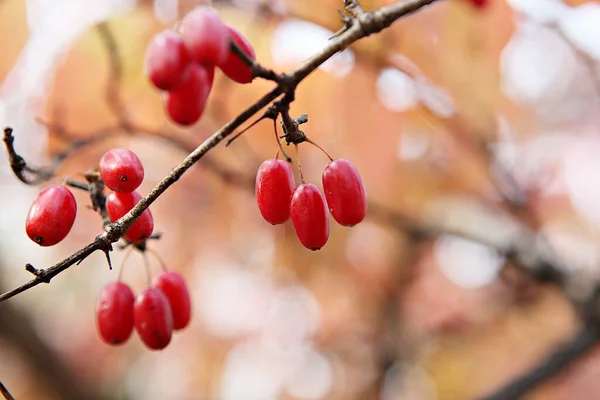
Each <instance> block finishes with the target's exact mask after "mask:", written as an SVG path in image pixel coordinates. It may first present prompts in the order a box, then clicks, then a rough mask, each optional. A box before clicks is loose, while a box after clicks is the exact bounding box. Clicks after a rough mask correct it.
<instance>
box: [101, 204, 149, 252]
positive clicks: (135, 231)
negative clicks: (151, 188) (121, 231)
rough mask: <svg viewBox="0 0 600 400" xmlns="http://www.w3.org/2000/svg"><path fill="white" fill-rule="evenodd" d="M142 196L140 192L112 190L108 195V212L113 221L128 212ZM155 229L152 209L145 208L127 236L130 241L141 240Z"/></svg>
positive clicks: (126, 233)
mask: <svg viewBox="0 0 600 400" xmlns="http://www.w3.org/2000/svg"><path fill="white" fill-rule="evenodd" d="M141 199H142V196H140V195H139V193H138V192H131V193H119V192H111V193H110V194H109V195H108V196H107V197H106V212H107V214H108V218H110V221H111V222H115V221H116V220H118V219H119V218H121V217H122V216H123V215H125V214H127V213H128V212H129V211H130V210H131V209H132V208H133V207H134V206H135V205H136V204H137V203H138V202H139V201H140V200H141ZM153 229H154V218H153V217H152V213H151V212H150V209H148V208H147V209H145V210H144V212H143V213H142V215H140V217H139V218H138V219H137V220H135V222H134V223H133V225H131V226H130V227H129V229H127V232H125V238H126V239H127V240H129V241H130V242H133V243H135V242H139V241H142V240H144V239H147V238H148V237H149V236H150V235H152V230H153Z"/></svg>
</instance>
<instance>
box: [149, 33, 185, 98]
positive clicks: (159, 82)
mask: <svg viewBox="0 0 600 400" xmlns="http://www.w3.org/2000/svg"><path fill="white" fill-rule="evenodd" d="M190 65H191V59H190V56H189V55H188V52H187V49H186V47H185V44H184V43H183V39H182V37H181V36H180V35H179V34H178V33H177V32H173V31H171V30H164V31H162V32H160V33H158V34H157V35H156V36H154V38H153V39H152V41H151V42H150V44H149V45H148V49H147V50H146V58H145V61H144V69H145V72H146V75H147V76H148V79H149V80H150V82H152V83H153V84H154V86H156V87H157V88H158V89H161V90H175V89H176V88H177V87H178V86H180V85H181V84H182V82H183V81H184V78H185V75H186V73H187V70H188V68H189V66H190Z"/></svg>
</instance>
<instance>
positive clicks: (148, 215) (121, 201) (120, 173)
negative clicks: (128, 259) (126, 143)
mask: <svg viewBox="0 0 600 400" xmlns="http://www.w3.org/2000/svg"><path fill="white" fill-rule="evenodd" d="M99 172H100V178H101V179H102V181H103V182H104V185H106V187H107V188H109V189H110V190H111V192H110V193H109V194H108V196H106V213H107V214H108V218H109V219H110V220H111V222H115V221H116V220H118V219H119V218H121V217H122V216H124V215H125V214H127V213H128V212H129V211H131V209H132V208H133V207H134V206H135V205H136V204H137V203H138V202H139V201H140V200H141V199H142V196H140V194H139V193H138V192H136V191H135V189H137V188H138V187H139V186H140V184H141V183H142V181H143V180H144V166H143V165H142V161H141V160H140V159H139V157H138V156H137V155H136V154H135V153H134V152H133V151H131V150H128V149H121V148H117V149H112V150H109V151H107V152H106V153H105V154H104V155H103V156H102V158H101V159H100V164H99ZM153 230H154V218H153V217H152V212H151V211H150V209H149V208H147V209H145V210H144V212H143V213H142V215H140V217H139V218H138V219H137V220H136V221H135V222H134V223H133V224H132V225H131V227H130V228H129V229H128V230H127V231H126V232H125V235H124V236H125V238H126V239H127V240H129V241H130V242H132V243H136V242H140V241H142V240H145V239H147V238H149V237H150V235H152V231H153Z"/></svg>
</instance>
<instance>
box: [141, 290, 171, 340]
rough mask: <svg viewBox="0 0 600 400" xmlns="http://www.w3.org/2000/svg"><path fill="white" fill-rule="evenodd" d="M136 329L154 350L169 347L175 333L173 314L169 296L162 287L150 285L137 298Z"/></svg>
mask: <svg viewBox="0 0 600 400" xmlns="http://www.w3.org/2000/svg"><path fill="white" fill-rule="evenodd" d="M133 320H134V324H135V330H136V332H137V333H138V335H140V338H141V339H142V342H144V344H145V345H146V346H148V347H149V348H150V349H152V350H160V349H164V348H165V347H167V345H168V344H169V342H170V341H171V334H172V333H173V314H172V312H171V306H170V305H169V301H168V300H167V297H166V296H165V295H164V293H163V292H161V291H160V289H157V288H153V287H149V288H148V289H146V290H144V291H143V292H142V294H140V295H139V296H138V297H137V299H135V304H134V306H133Z"/></svg>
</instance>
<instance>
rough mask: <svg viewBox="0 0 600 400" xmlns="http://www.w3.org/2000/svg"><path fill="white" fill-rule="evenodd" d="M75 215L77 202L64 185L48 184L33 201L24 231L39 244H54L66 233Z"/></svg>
mask: <svg viewBox="0 0 600 400" xmlns="http://www.w3.org/2000/svg"><path fill="white" fill-rule="evenodd" d="M76 215H77V202H76V201H75V196H73V193H71V191H70V190H69V188H67V187H66V186H64V185H52V186H48V187H47V188H45V189H44V190H42V191H41V192H40V194H38V196H37V197H36V199H35V200H34V201H33V204H32V205H31V208H30V209H29V214H27V219H26V221H25V231H26V232H27V236H29V239H31V240H33V241H34V242H36V243H37V244H39V245H40V246H54V245H55V244H57V243H58V242H60V241H61V240H63V239H64V238H65V237H66V236H67V235H68V234H69V231H70V230H71V228H72V227H73V223H74V222H75V216H76Z"/></svg>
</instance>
